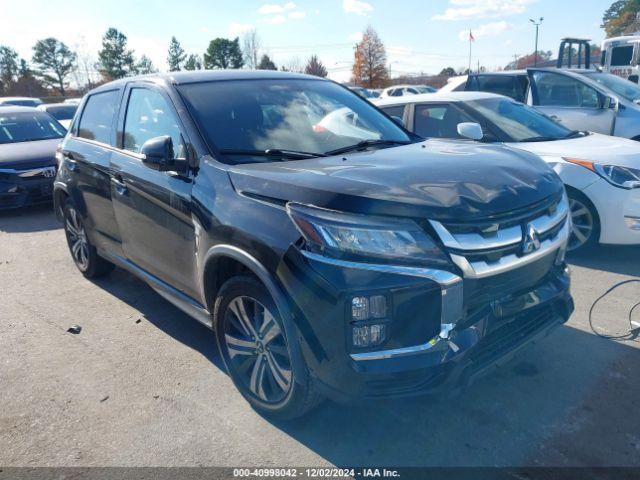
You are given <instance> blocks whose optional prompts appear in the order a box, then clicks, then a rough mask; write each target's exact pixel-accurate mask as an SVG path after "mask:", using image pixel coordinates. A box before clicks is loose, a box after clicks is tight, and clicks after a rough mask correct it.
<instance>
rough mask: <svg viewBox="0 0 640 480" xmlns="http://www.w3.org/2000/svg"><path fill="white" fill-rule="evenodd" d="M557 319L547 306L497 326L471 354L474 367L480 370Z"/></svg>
mask: <svg viewBox="0 0 640 480" xmlns="http://www.w3.org/2000/svg"><path fill="white" fill-rule="evenodd" d="M556 317H557V315H556V313H555V311H554V310H553V308H552V307H549V306H547V307H545V308H542V309H540V310H538V311H537V312H535V313H532V312H527V313H525V314H522V315H518V316H516V317H513V318H511V319H507V320H503V321H502V322H500V323H498V324H496V325H495V326H494V327H493V330H491V331H490V332H489V333H488V334H487V335H486V336H485V337H484V338H483V339H482V340H481V341H480V343H479V344H478V345H477V346H476V348H475V349H474V350H473V352H471V355H470V358H471V360H472V361H473V363H474V367H476V368H477V369H480V368H482V367H483V366H485V365H488V364H489V363H491V362H493V361H494V360H496V359H497V358H500V357H501V356H503V355H505V354H506V353H508V352H509V351H510V350H513V349H514V348H516V347H517V346H519V345H521V344H522V343H523V342H524V341H526V340H527V339H528V338H530V337H531V336H532V335H534V334H535V333H537V332H539V331H540V330H542V329H544V328H545V327H547V326H549V325H551V324H552V323H553V322H554V320H555V319H556Z"/></svg>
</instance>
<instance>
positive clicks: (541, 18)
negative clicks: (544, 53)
mask: <svg viewBox="0 0 640 480" xmlns="http://www.w3.org/2000/svg"><path fill="white" fill-rule="evenodd" d="M543 20H544V17H540V20H539V21H538V22H536V21H535V20H534V19H533V18H530V19H529V21H530V22H531V23H533V24H534V25H535V27H536V49H535V50H534V51H533V66H534V67H537V66H538V28H539V27H540V25H541V24H542V21H543Z"/></svg>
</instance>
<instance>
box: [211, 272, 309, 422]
mask: <svg viewBox="0 0 640 480" xmlns="http://www.w3.org/2000/svg"><path fill="white" fill-rule="evenodd" d="M214 322H215V329H216V338H217V342H218V348H219V349H220V353H221V355H222V359H223V361H224V364H225V366H226V368H227V371H228V372H229V376H230V377H231V379H232V380H233V383H234V384H235V386H236V387H237V388H238V390H239V391H240V393H241V394H242V395H243V396H244V398H245V399H246V400H247V401H248V402H249V404H250V405H251V406H252V407H253V408H254V409H255V410H257V411H258V412H259V413H260V414H263V415H265V416H269V417H273V418H279V419H292V418H296V417H299V416H301V415H303V414H304V413H306V412H307V411H309V410H310V409H311V408H313V407H314V406H316V404H317V403H318V401H319V398H320V397H319V396H318V395H317V393H316V392H315V390H314V388H313V382H312V380H311V378H310V377H309V375H308V373H307V368H306V365H296V362H297V360H295V356H293V355H292V354H291V348H290V345H289V341H288V339H287V337H286V334H285V330H284V327H283V325H282V319H281V318H280V315H279V312H278V310H277V308H276V306H275V302H274V301H273V299H272V298H271V295H270V294H269V292H268V290H267V289H266V288H265V287H264V285H262V284H261V283H260V282H259V281H258V280H256V279H255V278H253V277H250V276H238V277H234V278H232V279H230V280H228V281H227V282H226V283H225V284H224V285H223V286H222V288H221V289H220V291H219V293H218V297H217V299H216V303H215V306H214ZM296 371H302V372H305V373H307V374H306V375H304V377H305V378H297V376H296V374H295V372H296Z"/></svg>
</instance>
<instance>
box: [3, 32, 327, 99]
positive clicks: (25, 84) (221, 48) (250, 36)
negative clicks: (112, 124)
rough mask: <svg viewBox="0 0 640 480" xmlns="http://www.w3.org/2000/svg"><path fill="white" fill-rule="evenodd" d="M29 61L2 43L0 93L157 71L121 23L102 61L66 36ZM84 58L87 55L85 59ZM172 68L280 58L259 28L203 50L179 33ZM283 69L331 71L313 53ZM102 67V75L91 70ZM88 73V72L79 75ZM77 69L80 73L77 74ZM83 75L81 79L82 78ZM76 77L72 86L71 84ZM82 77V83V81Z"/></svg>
mask: <svg viewBox="0 0 640 480" xmlns="http://www.w3.org/2000/svg"><path fill="white" fill-rule="evenodd" d="M32 50H33V53H32V56H31V59H30V61H28V60H26V59H24V58H20V56H19V55H18V52H16V50H14V49H13V48H11V47H10V46H7V45H0V96H8V95H28V96H38V97H40V96H48V95H54V96H57V95H60V96H63V97H64V96H66V95H68V94H69V91H70V89H71V90H73V91H74V92H75V93H83V92H85V91H87V90H89V89H91V88H94V87H95V86H97V85H99V84H101V83H105V82H108V81H111V80H116V79H119V78H124V77H128V76H132V75H144V74H150V73H156V72H158V69H157V68H156V66H155V65H154V64H153V62H152V61H151V59H150V58H149V57H148V56H146V55H144V54H143V55H142V56H140V58H136V56H135V52H134V51H133V50H132V49H130V48H129V46H128V39H127V36H126V35H125V34H124V33H123V32H121V31H119V30H117V29H116V28H109V29H108V30H107V31H106V32H105V34H104V35H103V36H102V46H101V48H100V50H99V51H98V52H97V61H95V62H91V61H89V62H87V61H86V59H80V58H79V55H78V53H77V52H75V51H73V50H72V49H71V48H70V47H69V46H68V45H66V44H65V43H64V42H62V41H60V40H58V39H56V38H53V37H49V38H45V39H43V40H38V41H37V42H36V43H35V45H34V46H33V49H32ZM81 60H82V61H81ZM167 65H168V67H169V71H171V72H175V71H180V70H210V69H238V68H245V67H246V68H251V69H259V70H277V69H278V67H277V66H276V64H275V62H274V61H273V60H272V59H271V58H270V57H269V55H268V54H267V53H266V52H264V51H263V49H262V46H261V42H260V39H259V37H258V34H257V32H256V31H255V30H253V31H250V32H248V33H247V34H246V35H245V36H244V38H243V45H242V46H241V45H240V38H239V37H236V38H234V39H228V38H222V37H219V38H214V39H213V40H211V41H210V42H209V45H208V46H207V48H206V50H205V51H204V52H203V54H202V55H200V54H198V53H187V52H186V51H185V49H184V48H183V47H182V45H181V44H180V42H179V41H178V39H177V38H176V37H175V36H174V37H171V40H170V41H169V46H168V49H167ZM280 69H281V70H284V71H294V72H303V73H307V74H310V75H316V76H319V77H326V76H327V74H328V71H327V69H326V67H325V66H324V65H323V63H322V61H320V59H319V58H318V56H317V55H311V57H309V58H308V59H307V61H306V63H305V64H303V63H302V62H301V61H300V60H299V58H297V57H295V58H293V59H291V60H290V61H289V62H288V63H287V64H286V65H281V66H280ZM92 72H97V74H98V75H99V79H98V80H92V75H90V74H89V73H92ZM79 73H84V75H79ZM74 74H76V75H74ZM81 77H83V78H84V81H83V82H82V81H81V80H79V78H81ZM72 80H75V81H74V85H73V88H71V87H70V85H71V83H72V82H71V81H72ZM80 83H82V84H80Z"/></svg>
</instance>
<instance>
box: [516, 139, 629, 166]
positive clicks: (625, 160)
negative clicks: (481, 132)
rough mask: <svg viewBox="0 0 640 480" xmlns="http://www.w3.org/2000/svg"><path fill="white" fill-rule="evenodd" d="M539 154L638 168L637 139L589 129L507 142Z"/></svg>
mask: <svg viewBox="0 0 640 480" xmlns="http://www.w3.org/2000/svg"><path fill="white" fill-rule="evenodd" d="M508 145H510V146H511V147H513V148H519V149H522V150H526V151H527V152H531V153H535V154H536V155H540V156H554V157H570V158H578V159H580V160H589V161H592V162H597V163H602V164H606V165H617V166H620V167H631V168H640V142H636V141H635V140H629V139H628V138H620V137H610V136H608V135H601V134H599V133H592V134H591V135H587V136H586V137H578V138H569V139H567V140H555V141H553V142H530V143H509V144H508Z"/></svg>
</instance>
